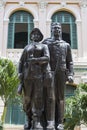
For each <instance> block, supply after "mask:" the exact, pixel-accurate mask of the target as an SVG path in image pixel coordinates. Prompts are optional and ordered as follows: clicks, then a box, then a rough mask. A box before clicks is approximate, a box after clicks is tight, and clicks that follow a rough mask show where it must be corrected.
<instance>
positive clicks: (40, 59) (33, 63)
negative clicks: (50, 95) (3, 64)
mask: <svg viewBox="0 0 87 130" xmlns="http://www.w3.org/2000/svg"><path fill="white" fill-rule="evenodd" d="M30 39H31V41H32V42H31V43H30V44H28V45H27V46H26V47H25V48H24V51H23V53H22V56H21V58H20V61H19V78H20V81H21V83H22V87H23V91H24V104H23V107H24V111H25V112H26V115H27V117H28V123H27V124H25V126H24V129H25V130H29V129H30V128H31V127H32V123H31V122H32V118H33V122H34V127H33V128H34V129H39V128H41V129H42V126H41V125H40V118H41V115H42V112H43V109H44V104H43V102H44V99H43V84H44V83H43V82H44V80H43V77H44V75H45V73H47V72H48V73H49V72H50V66H49V59H50V57H49V49H48V47H47V45H44V44H41V43H40V41H41V40H42V39H43V35H42V33H41V31H40V30H39V29H38V28H34V29H33V30H32V32H31V33H30ZM20 90H21V89H20ZM19 93H20V91H19Z"/></svg>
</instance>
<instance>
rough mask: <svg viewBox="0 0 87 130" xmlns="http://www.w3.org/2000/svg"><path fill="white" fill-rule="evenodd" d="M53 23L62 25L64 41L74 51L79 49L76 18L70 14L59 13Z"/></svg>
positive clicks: (53, 17) (54, 16)
mask: <svg viewBox="0 0 87 130" xmlns="http://www.w3.org/2000/svg"><path fill="white" fill-rule="evenodd" d="M52 22H59V23H61V25H62V37H63V40H65V41H66V42H68V43H70V45H71V48H72V49H77V30H76V24H75V17H74V16H73V15H72V14H71V13H69V12H66V11H59V12H56V13H55V14H53V16H52Z"/></svg>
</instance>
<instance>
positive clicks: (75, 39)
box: [70, 23, 77, 49]
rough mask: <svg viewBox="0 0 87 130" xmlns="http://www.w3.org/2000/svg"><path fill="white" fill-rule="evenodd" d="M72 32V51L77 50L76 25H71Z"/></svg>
mask: <svg viewBox="0 0 87 130" xmlns="http://www.w3.org/2000/svg"><path fill="white" fill-rule="evenodd" d="M70 30H71V33H70V34H71V48H72V49H77V31H76V25H75V24H73V23H72V24H71V25H70Z"/></svg>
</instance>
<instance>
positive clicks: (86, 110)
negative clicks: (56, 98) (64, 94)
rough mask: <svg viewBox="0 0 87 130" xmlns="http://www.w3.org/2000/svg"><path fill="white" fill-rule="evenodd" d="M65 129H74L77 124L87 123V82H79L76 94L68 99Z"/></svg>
mask: <svg viewBox="0 0 87 130" xmlns="http://www.w3.org/2000/svg"><path fill="white" fill-rule="evenodd" d="M65 118H66V122H65V130H74V127H75V126H76V125H80V124H81V123H83V124H87V84H79V85H78V86H77V89H76V91H75V95H74V96H72V97H70V98H67V99H66V112H65Z"/></svg>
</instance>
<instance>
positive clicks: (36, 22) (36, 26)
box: [33, 19, 39, 28]
mask: <svg viewBox="0 0 87 130" xmlns="http://www.w3.org/2000/svg"><path fill="white" fill-rule="evenodd" d="M33 22H34V28H39V21H38V20H37V19H34V21H33Z"/></svg>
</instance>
